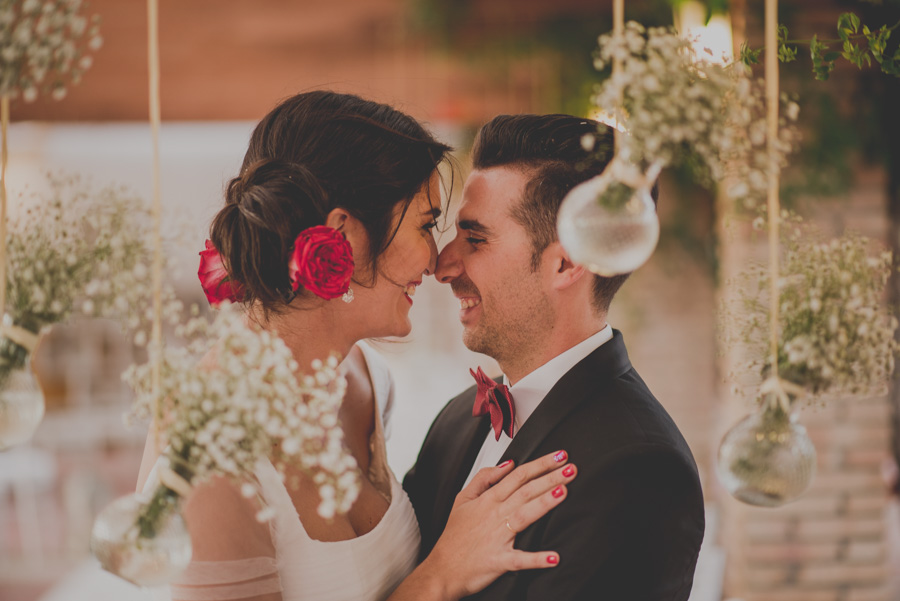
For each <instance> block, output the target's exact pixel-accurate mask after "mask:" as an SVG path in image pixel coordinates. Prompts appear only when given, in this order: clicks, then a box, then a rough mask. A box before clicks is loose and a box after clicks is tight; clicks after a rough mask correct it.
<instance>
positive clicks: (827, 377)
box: [725, 228, 898, 395]
mask: <svg viewBox="0 0 900 601" xmlns="http://www.w3.org/2000/svg"><path fill="white" fill-rule="evenodd" d="M875 246H876V245H874V244H873V243H872V241H871V240H869V239H867V238H865V237H863V236H860V235H856V234H845V235H843V236H841V237H839V238H835V239H832V240H822V238H821V237H820V236H816V235H813V234H810V233H808V232H806V228H797V229H795V230H793V231H791V234H790V237H789V238H788V240H787V244H786V248H785V251H784V255H783V260H782V267H781V277H780V279H779V286H778V289H779V296H778V299H779V307H778V311H779V325H780V328H779V330H780V331H779V342H778V372H779V377H781V378H782V379H783V380H786V381H788V382H792V383H794V384H797V385H799V386H802V387H804V388H805V389H806V390H807V391H809V392H811V393H813V394H816V395H821V394H825V393H864V392H873V391H879V390H880V389H883V388H884V386H885V385H886V384H887V379H888V377H889V375H890V373H891V371H892V370H893V364H894V353H895V352H896V351H897V350H898V347H897V342H896V341H895V340H894V332H895V331H896V329H897V320H896V318H894V317H893V316H892V315H891V313H890V311H889V309H888V307H887V306H886V304H885V302H884V293H885V288H886V285H887V281H888V277H889V275H890V272H891V253H890V252H888V251H879V250H873V248H874V247H875ZM741 281H742V283H743V286H742V293H741V297H740V299H739V300H738V301H737V302H736V305H735V306H734V307H733V308H732V310H730V311H727V312H726V316H725V319H726V320H730V321H732V322H733V323H732V324H731V325H732V327H733V328H734V329H735V331H737V332H740V333H741V335H742V336H743V339H744V342H746V343H748V345H749V349H750V351H751V354H752V356H753V357H754V359H752V360H750V361H749V362H748V363H747V365H746V366H745V367H746V368H747V369H748V370H750V371H751V372H756V373H759V374H761V375H764V374H766V373H768V372H769V371H770V369H769V364H770V362H771V361H770V357H769V352H768V323H769V302H768V299H767V291H768V286H769V284H768V282H769V274H768V270H767V269H765V268H764V267H763V266H754V267H752V268H751V269H749V270H747V271H746V272H745V273H744V274H742V276H741Z"/></svg>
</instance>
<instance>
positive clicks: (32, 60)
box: [0, 0, 103, 102]
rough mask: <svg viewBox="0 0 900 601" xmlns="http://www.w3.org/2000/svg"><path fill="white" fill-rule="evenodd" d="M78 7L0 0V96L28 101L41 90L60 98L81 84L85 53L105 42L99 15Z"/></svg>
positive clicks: (87, 61) (57, 1)
mask: <svg viewBox="0 0 900 601" xmlns="http://www.w3.org/2000/svg"><path fill="white" fill-rule="evenodd" d="M81 9H82V1H81V0H0V96H9V97H12V98H14V97H16V96H17V95H18V94H22V97H23V98H24V99H25V101H26V102H32V101H34V100H35V99H36V98H37V96H38V90H39V89H42V90H45V91H49V92H50V94H51V95H52V96H53V98H54V99H56V100H61V99H63V98H64V97H65V95H66V83H67V82H71V83H74V84H77V83H78V82H79V81H80V80H81V75H82V73H84V72H85V71H86V70H87V69H89V68H90V66H91V62H92V58H91V56H90V55H89V54H87V53H86V50H90V51H96V50H98V49H99V48H100V46H102V44H103V39H102V38H101V37H100V33H99V19H98V17H97V16H96V15H95V16H93V17H92V18H90V19H88V17H85V16H84V15H82V14H81V12H82V10H81Z"/></svg>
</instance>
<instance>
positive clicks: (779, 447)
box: [716, 393, 816, 507]
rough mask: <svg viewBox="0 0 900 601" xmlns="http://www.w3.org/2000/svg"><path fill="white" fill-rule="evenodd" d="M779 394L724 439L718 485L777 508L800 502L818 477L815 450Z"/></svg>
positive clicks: (766, 400)
mask: <svg viewBox="0 0 900 601" xmlns="http://www.w3.org/2000/svg"><path fill="white" fill-rule="evenodd" d="M777 396H778V395H777V394H776V393H768V394H765V395H763V399H762V402H761V403H760V407H759V409H758V410H757V411H756V412H755V413H752V414H751V415H748V416H747V417H745V418H744V419H742V420H741V421H740V422H738V423H737V425H735V426H734V427H733V428H732V429H731V430H729V431H728V433H727V434H725V437H724V438H723V439H722V443H721V445H720V446H719V457H718V462H717V470H716V471H717V473H718V476H719V481H720V482H721V483H722V484H723V485H724V486H725V489H726V490H728V492H729V493H730V494H731V495H732V496H733V497H734V498H736V499H737V500H739V501H743V502H744V503H748V504H750V505H759V506H762V507H778V506H780V505H784V504H785V503H788V502H789V501H792V500H794V499H796V498H797V497H799V496H800V495H801V494H803V492H804V491H805V490H806V489H807V487H808V486H809V484H810V482H812V479H813V477H814V476H815V473H816V448H815V446H813V443H812V441H811V440H810V439H809V436H808V435H807V433H806V428H804V427H803V425H802V424H800V423H799V422H798V421H797V416H796V415H793V414H792V413H791V411H790V407H789V405H788V404H787V403H785V402H780V401H779V400H778V399H777Z"/></svg>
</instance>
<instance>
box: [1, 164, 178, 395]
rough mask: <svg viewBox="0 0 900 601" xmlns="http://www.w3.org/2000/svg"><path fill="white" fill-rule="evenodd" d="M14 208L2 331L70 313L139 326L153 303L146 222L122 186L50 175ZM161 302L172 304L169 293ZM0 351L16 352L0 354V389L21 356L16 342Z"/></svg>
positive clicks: (36, 327) (39, 325) (35, 329)
mask: <svg viewBox="0 0 900 601" xmlns="http://www.w3.org/2000/svg"><path fill="white" fill-rule="evenodd" d="M17 206H18V208H19V211H18V213H17V214H16V215H15V216H14V217H13V218H12V219H10V223H9V232H8V236H7V240H6V260H7V270H6V274H7V282H6V291H7V294H6V307H5V310H6V317H5V319H6V321H7V322H9V324H8V325H13V326H16V327H18V328H24V329H25V330H28V331H29V332H31V333H33V334H37V333H39V332H40V331H41V329H43V328H44V327H46V326H50V325H52V324H55V323H60V322H64V321H66V320H67V319H69V317H70V316H71V315H72V314H73V313H80V314H83V315H86V316H89V317H105V318H111V319H117V320H120V321H121V322H122V323H123V325H131V326H133V327H137V326H138V325H140V323H141V320H140V319H139V318H138V317H136V316H141V315H144V314H145V313H146V311H147V309H148V308H149V304H150V300H151V295H150V278H149V261H150V255H149V252H148V251H147V248H148V234H149V227H150V223H151V220H150V216H149V214H148V212H147V210H146V209H144V208H143V207H142V202H141V199H140V198H138V197H137V196H135V195H134V194H132V193H130V192H128V191H127V190H126V189H124V188H117V187H105V188H103V189H101V190H99V191H95V190H93V189H92V188H91V187H90V186H88V185H86V184H84V183H83V182H81V180H80V179H79V178H77V177H64V176H51V177H50V180H49V187H48V191H47V192H46V193H43V194H32V195H30V196H24V195H23V196H22V197H21V198H20V200H19V202H18V203H17ZM165 298H166V302H167V304H168V305H171V304H172V303H173V302H176V301H174V296H173V295H172V294H171V291H169V292H168V293H167V294H166V295H165ZM129 322H134V323H129ZM3 341H4V342H6V340H5V339H4V340H3ZM0 347H2V349H5V350H10V349H12V350H15V351H17V352H15V353H12V354H9V353H6V352H5V351H4V352H0V383H2V379H3V378H5V377H6V375H8V373H9V371H10V370H12V369H17V368H19V367H21V366H22V365H24V361H25V359H27V353H26V352H22V349H20V348H18V347H17V345H15V344H6V345H5V346H4V345H0ZM2 349H0V350H2ZM13 359H14V360H13Z"/></svg>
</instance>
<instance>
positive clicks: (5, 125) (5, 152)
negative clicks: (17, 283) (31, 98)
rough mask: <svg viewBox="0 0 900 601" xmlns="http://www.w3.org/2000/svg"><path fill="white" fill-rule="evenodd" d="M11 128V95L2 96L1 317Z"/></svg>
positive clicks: (0, 163)
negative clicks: (8, 134) (7, 173)
mask: <svg viewBox="0 0 900 601" xmlns="http://www.w3.org/2000/svg"><path fill="white" fill-rule="evenodd" d="M8 129H9V96H6V95H3V96H0V137H2V138H3V141H2V142H0V317H2V315H3V313H4V312H5V311H6V163H7V162H8V160H9V147H8V146H7V142H6V136H7V131H8Z"/></svg>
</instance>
